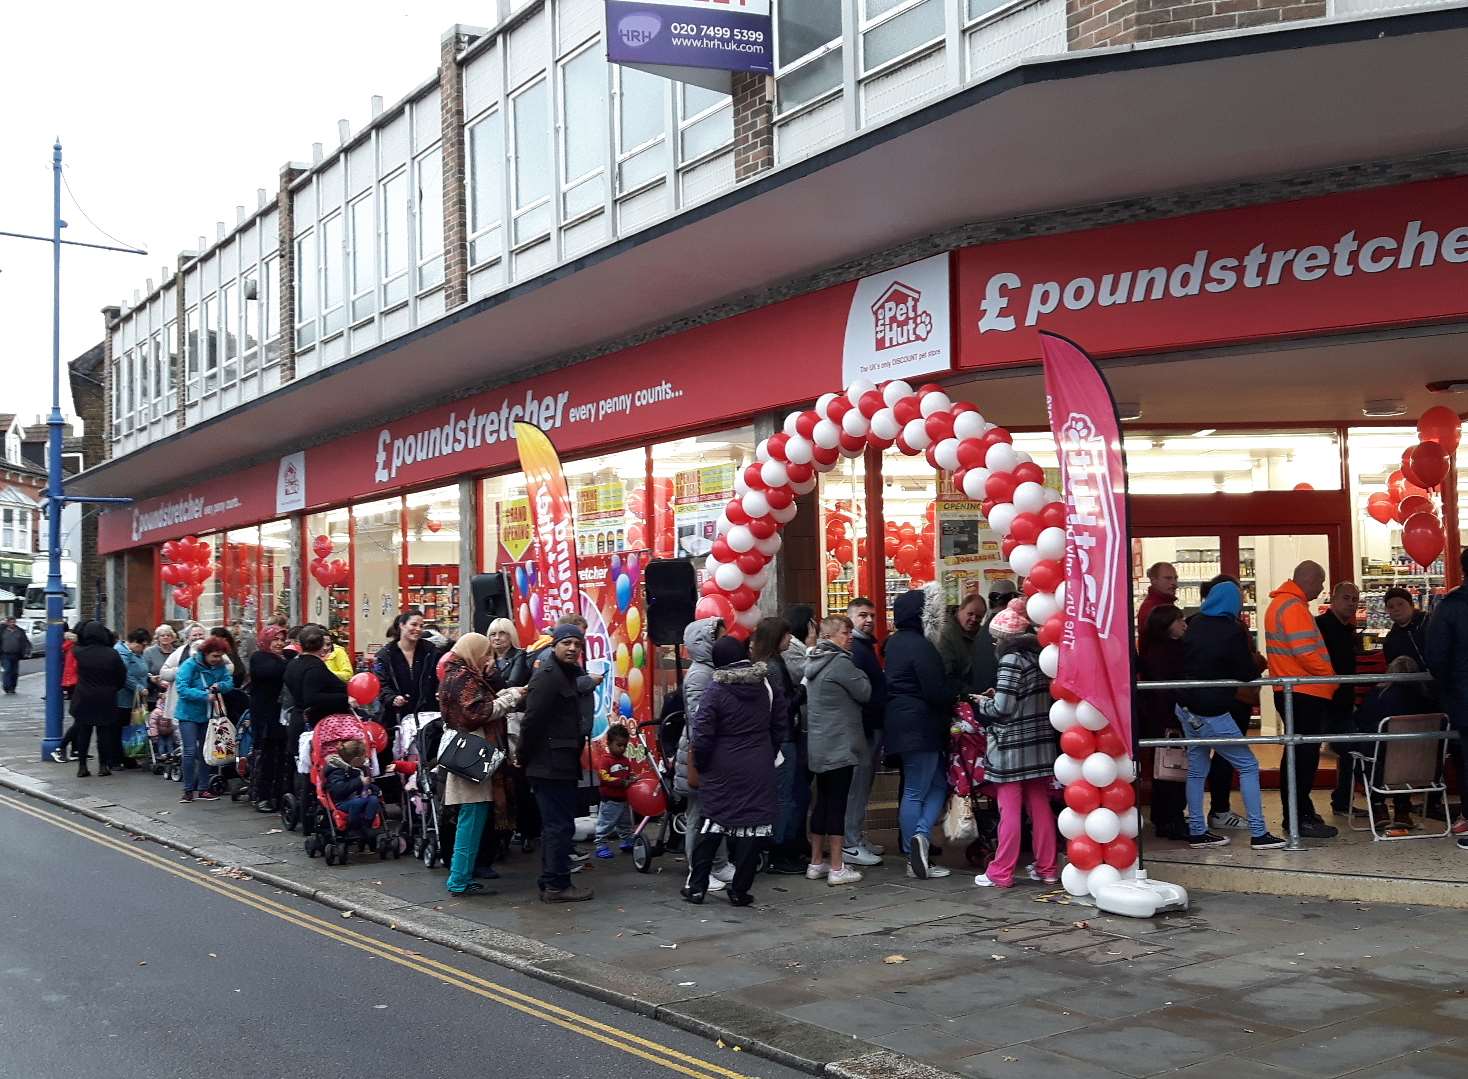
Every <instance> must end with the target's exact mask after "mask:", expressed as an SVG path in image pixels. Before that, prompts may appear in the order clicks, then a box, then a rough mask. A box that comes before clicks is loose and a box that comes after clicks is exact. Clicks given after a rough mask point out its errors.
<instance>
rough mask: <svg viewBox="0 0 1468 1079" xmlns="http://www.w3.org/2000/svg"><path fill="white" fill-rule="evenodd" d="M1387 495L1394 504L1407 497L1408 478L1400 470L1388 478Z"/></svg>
mask: <svg viewBox="0 0 1468 1079" xmlns="http://www.w3.org/2000/svg"><path fill="white" fill-rule="evenodd" d="M1386 493H1387V494H1389V495H1390V496H1391V499H1392V501H1393V502H1400V501H1401V500H1402V499H1403V498H1405V497H1406V495H1407V477H1406V476H1404V475H1403V474H1402V470H1401V469H1400V468H1399V469H1397V470H1396V471H1395V472H1393V473H1392V474H1391V475H1390V476H1388V477H1387V478H1386Z"/></svg>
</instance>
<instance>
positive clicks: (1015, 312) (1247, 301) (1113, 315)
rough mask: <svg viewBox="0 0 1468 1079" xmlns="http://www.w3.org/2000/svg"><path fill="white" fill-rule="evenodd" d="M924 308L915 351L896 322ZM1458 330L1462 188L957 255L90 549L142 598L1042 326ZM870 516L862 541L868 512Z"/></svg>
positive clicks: (874, 524)
mask: <svg viewBox="0 0 1468 1079" xmlns="http://www.w3.org/2000/svg"><path fill="white" fill-rule="evenodd" d="M934 262H937V263H938V266H937V267H936V271H935V268H934V266H933V265H932V264H933V263H934ZM935 273H936V276H935ZM905 279H906V280H905ZM914 280H920V281H921V282H922V285H923V287H922V288H915V287H913V286H912V285H911V281H914ZM945 290H946V291H947V295H943V292H944V291H945ZM914 293H916V295H915V296H914ZM874 296H876V297H879V298H885V299H886V300H887V301H890V302H888V303H886V304H885V305H884V304H882V303H874V302H873V300H872V297H874ZM894 303H895V304H897V305H898V306H896V307H894V306H893V304H894ZM894 311H896V312H897V317H896V319H895V323H896V324H897V325H898V327H899V332H897V333H896V334H895V335H894V334H893V325H894V314H893V313H894ZM930 312H931V314H930ZM925 314H927V315H929V318H928V321H927V322H926V323H922V327H923V336H922V337H921V339H920V340H916V339H915V337H914V334H913V333H912V332H909V330H908V329H906V327H908V326H910V325H916V324H919V323H921V320H922V316H923V315H925ZM934 316H936V318H937V324H936V325H934V324H933V319H934ZM1464 318H1468V178H1464V177H1456V178H1451V179H1443V180H1431V181H1425V182H1421V183H1414V184H1405V185H1397V186H1393V187H1383V188H1372V189H1367V190H1363V191H1356V192H1349V193H1343V194H1335V195H1326V196H1321V197H1316V198H1310V199H1302V200H1296V201H1290V202H1283V203H1271V204H1266V205H1261V206H1252V207H1245V208H1240V209H1232V210H1221V211H1214V212H1209V213H1203V214H1193V215H1187V216H1181V217H1173V218H1162V219H1155V220H1150V221H1143V222H1137V223H1131V224H1124V225H1116V226H1108V227H1104V228H1098V229H1091V230H1085V231H1078V232H1070V233H1062V234H1055V235H1048V236H1042V237H1035V238H1030V239H1020V240H1014V241H1009V242H1005V243H1000V244H991V245H984V246H976V247H969V248H963V249H960V250H958V251H954V252H949V253H948V254H946V255H943V256H938V257H937V258H936V259H929V260H924V262H923V263H918V264H912V265H910V266H907V267H898V268H896V269H894V270H890V271H887V272H885V273H882V274H877V275H873V276H872V277H868V278H863V279H861V280H858V281H851V282H847V283H845V284H841V285H836V286H833V287H830V288H826V289H822V290H820V291H817V292H813V293H808V294H806V295H803V296H799V297H796V298H794V299H791V300H786V301H783V302H780V303H776V304H772V305H769V306H766V307H762V308H758V309H756V310H752V311H749V312H747V313H744V314H740V315H736V316H732V317H730V318H726V319H722V320H720V321H717V322H713V323H709V324H707V325H703V326H699V327H695V328H693V329H690V330H687V331H684V332H681V333H678V334H674V335H671V336H668V337H663V338H660V339H657V340H655V341H651V342H648V343H646V344H642V345H638V346H636V347H634V348H629V349H625V350H622V351H619V352H615V353H611V354H607V355H604V356H600V357H598V358H596V359H593V360H589V361H586V362H584V363H580V364H577V365H575V366H571V367H566V368H563V369H561V370H558V371H554V372H550V373H548V374H545V375H542V376H539V377H537V378H534V379H528V380H525V381H522V382H516V383H512V384H509V385H506V386H503V387H500V388H497V389H493V390H488V391H485V392H483V393H479V394H475V395H473V396H470V397H466V398H464V399H462V400H459V401H455V402H453V403H452V404H448V405H442V406H438V407H435V408H431V409H428V410H425V411H423V412H421V413H418V414H416V415H413V416H411V417H408V418H406V419H398V420H394V421H392V422H391V423H388V424H384V425H381V426H375V427H372V428H369V429H366V430H362V431H358V432H356V433H354V434H351V435H347V436H344V437H342V438H339V439H336V440H334V441H332V442H330V443H327V444H325V445H321V446H317V447H313V448H311V449H309V450H305V451H302V452H298V453H292V454H288V455H286V456H284V457H282V458H280V459H279V460H274V461H268V462H264V463H261V464H257V465H255V466H253V467H250V468H247V469H243V470H241V471H238V472H233V473H230V474H228V475H225V476H221V477H218V478H216V479H213V480H209V481H206V482H204V483H200V484H197V485H194V486H192V487H188V488H184V489H180V490H177V491H174V492H172V493H170V494H167V495H164V496H160V497H156V498H149V499H144V500H141V501H140V502H138V503H137V504H135V505H133V506H131V507H129V508H127V509H121V510H109V511H106V512H104V513H103V514H102V516H101V521H100V526H99V531H98V547H99V550H100V552H101V553H103V554H117V553H119V552H123V551H128V550H135V549H138V548H143V547H150V548H152V549H153V551H154V555H153V559H154V574H155V580H154V587H153V592H154V594H155V597H156V596H158V595H159V593H160V590H159V588H158V587H157V583H156V571H157V566H158V562H159V556H158V554H157V547H158V545H160V544H161V543H162V542H163V541H165V540H169V539H176V538H178V537H181V536H185V535H189V534H193V533H209V532H218V531H223V530H226V529H231V528H241V527H246V526H249V525H254V524H259V523H263V522H266V521H271V520H276V519H280V518H283V517H287V516H289V515H292V514H304V513H307V512H316V511H319V510H325V509H331V508H335V507H340V506H344V505H347V504H349V503H351V502H354V501H360V500H364V499H373V498H380V497H383V496H387V495H392V494H396V493H404V492H409V491H413V490H416V489H422V488H427V487H431V486H438V485H442V484H444V483H445V482H449V481H453V480H457V479H460V478H464V477H470V476H487V475H493V474H496V473H501V472H512V471H515V470H517V469H518V461H517V458H516V452H515V445H514V440H513V437H512V433H511V432H512V430H513V423H514V422H515V421H516V420H528V421H530V422H533V423H536V424H538V425H539V426H541V427H542V428H543V429H544V430H545V431H546V432H547V433H548V434H549V435H550V437H551V439H552V441H553V442H554V443H555V445H556V447H557V448H558V449H559V450H560V452H561V454H562V455H563V457H565V458H567V459H576V458H578V457H585V456H592V455H596V454H601V453H606V452H610V451H614V450H618V449H626V448H629V447H634V446H639V445H647V444H648V443H649V442H650V441H652V440H653V439H654V438H656V439H662V438H668V437H674V436H681V435H687V434H694V433H698V432H702V431H713V430H717V429H720V428H727V427H729V426H732V425H737V424H739V423H744V422H748V421H749V419H750V417H753V416H755V415H758V414H761V413H768V412H771V411H776V410H784V409H787V408H791V407H809V404H810V403H811V402H813V401H814V400H815V399H816V398H817V397H818V396H820V394H822V393H825V392H828V391H833V390H840V389H842V388H843V387H844V386H845V385H846V384H847V383H848V382H849V381H851V380H852V379H853V378H855V377H856V375H857V374H858V373H866V374H867V375H868V377H871V378H873V380H875V381H880V380H881V379H882V378H883V377H891V372H894V371H895V372H896V373H898V374H900V375H901V376H902V377H908V378H913V377H917V376H922V380H923V381H940V382H941V381H942V379H943V378H944V376H945V375H950V374H952V375H956V374H958V373H959V372H971V371H974V370H978V369H992V368H1001V367H1022V366H1027V365H1033V364H1035V363H1037V362H1038V359H1039V341H1038V336H1037V334H1038V331H1039V330H1042V329H1043V330H1050V331H1054V332H1057V333H1061V334H1064V335H1066V336H1068V337H1070V338H1072V339H1073V340H1075V341H1077V342H1078V343H1080V344H1081V345H1082V346H1083V347H1084V348H1086V349H1087V350H1088V351H1089V352H1090V353H1091V354H1092V355H1093V356H1095V357H1097V358H1100V359H1105V358H1111V357H1120V356H1135V355H1142V354H1148V353H1169V352H1174V351H1182V350H1188V349H1197V348H1207V347H1213V346H1224V345H1238V344H1244V343H1250V342H1263V341H1268V340H1271V339H1284V338H1302V337H1310V336H1314V335H1324V334H1335V333H1347V332H1355V331H1364V330H1370V329H1376V328H1384V327H1392V326H1406V325H1414V324H1424V323H1432V322H1451V321H1458V320H1462V319H1464ZM945 330H946V331H947V333H946V334H945V333H944V331H945ZM884 335H886V336H885V338H884ZM945 337H946V340H945ZM884 340H887V341H893V342H895V349H894V348H892V347H891V346H889V347H888V348H884V347H883V343H884ZM914 345H931V346H933V347H918V348H914V347H912V346H914ZM889 353H892V355H891V356H890V357H889V355H888V354H889ZM889 358H890V359H891V360H893V361H895V362H893V363H891V364H889V363H888V359H889ZM873 361H875V363H874V362H873ZM996 418H997V419H999V420H1001V421H1002V419H1003V417H996ZM870 456H871V460H869V461H868V468H867V474H868V477H869V480H868V483H869V487H868V489H869V490H873V489H875V490H880V486H879V485H880V458H879V455H876V454H871V455H870ZM649 468H650V465H649ZM873 476H875V477H877V479H876V483H877V484H878V486H876V487H875V488H873V487H872V486H871V483H872V480H871V477H873ZM649 479H650V476H649ZM475 489H476V491H477V489H478V488H477V485H476V488H475ZM476 497H477V496H476ZM478 510H479V508H478V507H477V506H476V507H474V508H473V512H475V513H478ZM870 514H877V515H878V516H877V518H876V519H875V520H872V519H871V517H870V516H869V519H868V522H867V524H868V531H869V533H871V534H876V535H880V534H881V528H882V523H881V520H880V516H879V515H880V506H875V505H874V506H870V507H869V515H870ZM301 527H302V529H304V527H305V525H304V518H303V519H302V525H301ZM302 540H303V542H302V550H303V551H305V550H306V544H305V537H304V533H303V536H302ZM306 557H309V553H307V555H306ZM478 564H479V565H483V552H482V551H481V552H479V559H478ZM300 568H304V567H300ZM874 575H875V576H877V577H880V576H881V574H874ZM869 585H870V589H869V590H870V591H871V592H873V593H876V592H878V591H879V590H880V588H881V587H882V582H881V581H880V580H874V581H872V582H869ZM304 591H305V590H304V589H298V595H299V596H300V597H301V602H302V604H304ZM155 602H158V601H157V600H156V599H155ZM878 609H879V610H880V609H881V604H880V602H879V605H878Z"/></svg>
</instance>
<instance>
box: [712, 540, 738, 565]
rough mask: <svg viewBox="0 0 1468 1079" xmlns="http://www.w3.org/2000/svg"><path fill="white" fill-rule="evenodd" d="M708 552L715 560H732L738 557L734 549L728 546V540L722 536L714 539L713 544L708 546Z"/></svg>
mask: <svg viewBox="0 0 1468 1079" xmlns="http://www.w3.org/2000/svg"><path fill="white" fill-rule="evenodd" d="M709 554H711V555H712V556H713V559H714V561H715V562H732V561H734V559H735V558H737V557H738V556H737V555H736V554H735V553H734V549H733V548H732V547H730V546H729V541H728V540H726V539H725V538H724V537H723V536H720V537H719V538H718V539H716V540H714V542H713V546H711V547H710V548H709Z"/></svg>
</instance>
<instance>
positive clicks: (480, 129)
mask: <svg viewBox="0 0 1468 1079" xmlns="http://www.w3.org/2000/svg"><path fill="white" fill-rule="evenodd" d="M648 77H649V78H651V76H648ZM504 139H505V134H504V121H503V118H502V116H501V114H500V111H499V110H498V109H496V110H495V111H494V112H491V113H490V114H489V115H488V116H486V117H484V118H483V119H482V120H477V121H475V122H474V123H473V124H471V125H470V126H469V262H470V264H471V265H473V266H479V265H482V264H483V263H486V262H490V261H492V260H494V259H497V258H499V257H500V255H501V254H502V253H503V246H504V241H503V239H502V238H501V235H500V232H499V228H500V224H501V222H502V221H503V220H504V213H505V147H504Z"/></svg>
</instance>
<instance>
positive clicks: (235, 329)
mask: <svg viewBox="0 0 1468 1079" xmlns="http://www.w3.org/2000/svg"><path fill="white" fill-rule="evenodd" d="M239 317H240V313H239V309H238V308H237V307H235V283H234V282H233V281H230V282H228V283H227V284H226V285H224V287H222V288H221V289H220V290H219V351H220V352H221V354H222V359H223V367H224V377H223V382H222V385H225V386H233V385H234V384H235V383H236V382H238V381H239V378H240V365H239V352H240V328H239Z"/></svg>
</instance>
